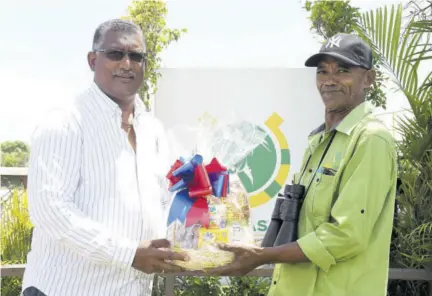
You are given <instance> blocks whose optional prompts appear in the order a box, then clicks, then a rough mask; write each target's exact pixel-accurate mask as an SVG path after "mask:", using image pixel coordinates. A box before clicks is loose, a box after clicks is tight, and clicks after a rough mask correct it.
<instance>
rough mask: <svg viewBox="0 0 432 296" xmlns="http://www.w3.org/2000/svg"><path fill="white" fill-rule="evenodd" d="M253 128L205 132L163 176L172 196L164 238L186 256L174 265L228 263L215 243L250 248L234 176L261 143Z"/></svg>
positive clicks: (244, 198)
mask: <svg viewBox="0 0 432 296" xmlns="http://www.w3.org/2000/svg"><path fill="white" fill-rule="evenodd" d="M250 129H253V130H250ZM254 129H255V128H254V126H252V125H250V124H248V123H246V122H241V123H237V124H232V125H226V126H219V127H218V128H215V127H213V128H212V129H211V130H206V131H205V133H204V134H200V135H199V137H198V138H199V139H200V143H199V144H198V145H197V148H196V149H195V153H191V156H190V157H188V158H186V157H179V158H178V159H177V160H176V161H175V162H174V164H172V166H171V169H170V170H169V172H168V173H167V176H166V177H167V179H168V180H169V185H168V186H169V188H168V189H169V191H170V192H172V193H173V197H172V201H171V204H170V207H169V213H168V219H167V220H168V221H167V239H168V240H169V241H170V242H171V247H172V249H173V250H175V251H180V252H182V253H186V254H187V255H188V256H189V260H188V261H186V262H180V261H175V262H174V263H175V264H177V265H179V266H181V267H183V268H185V269H186V270H203V269H206V268H213V267H217V266H221V265H224V264H227V263H229V262H230V261H232V260H233V254H232V253H231V252H227V251H223V250H221V249H219V248H218V247H217V244H219V243H229V244H241V245H248V244H250V245H252V244H254V233H253V226H252V222H251V217H250V206H249V202H248V195H247V192H246V190H245V189H244V187H243V185H242V184H241V182H240V179H239V178H238V177H237V175H236V173H237V171H236V170H237V168H238V167H245V165H244V164H243V165H239V164H240V163H241V162H242V161H244V159H246V156H247V155H248V154H249V153H252V151H253V149H254V148H255V147H257V146H258V145H260V144H262V143H263V142H264V139H265V134H261V133H259V132H257V131H255V130H254ZM201 132H202V130H201ZM200 152H202V153H200ZM246 167H247V165H246Z"/></svg>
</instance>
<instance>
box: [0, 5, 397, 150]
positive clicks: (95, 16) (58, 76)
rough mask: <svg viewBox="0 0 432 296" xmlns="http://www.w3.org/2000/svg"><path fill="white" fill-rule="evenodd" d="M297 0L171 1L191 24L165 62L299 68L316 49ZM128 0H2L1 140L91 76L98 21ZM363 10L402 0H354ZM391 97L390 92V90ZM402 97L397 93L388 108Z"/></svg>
mask: <svg viewBox="0 0 432 296" xmlns="http://www.w3.org/2000/svg"><path fill="white" fill-rule="evenodd" d="M303 2H304V1H299V0H265V1H264V0H230V1H228V0H218V1H216V0H173V1H167V4H168V9H169V15H168V18H167V22H168V25H169V26H171V27H176V28H182V27H185V28H187V29H188V31H189V32H188V33H187V34H186V35H184V36H183V37H182V38H181V40H180V41H179V42H178V43H176V44H172V45H171V46H170V48H169V49H168V50H167V51H166V52H164V54H163V66H165V67H251V68H256V67H278V68H281V67H283V68H300V67H303V63H304V60H305V59H306V58H307V57H308V56H309V55H311V54H313V53H314V52H315V51H317V50H318V48H319V43H318V40H317V39H316V38H315V37H314V36H313V35H312V33H310V31H309V26H310V24H309V21H308V20H307V14H306V12H305V11H304V10H302V8H301V7H302V5H303ZM130 3H131V0H87V1H84V0H75V1H65V0H56V1H55V0H37V1H34V0H33V1H30V0H21V1H11V0H10V1H7V0H5V1H1V4H0V33H1V38H2V42H1V44H2V46H0V67H1V71H0V81H1V86H2V88H1V89H2V91H1V97H0V142H1V141H4V140H14V139H22V140H25V141H28V140H29V137H30V135H31V132H32V130H33V128H34V127H35V125H36V123H37V121H38V119H39V118H40V117H41V116H43V114H44V112H45V111H46V110H47V109H49V108H51V107H52V106H54V105H56V104H61V103H62V102H64V101H65V100H68V99H70V98H72V97H73V96H74V95H75V94H76V93H78V92H80V91H81V90H82V89H83V88H84V87H86V86H87V85H88V84H89V83H90V82H91V80H92V73H91V72H90V71H89V69H88V66H87V61H86V54H87V51H88V50H89V49H90V47H91V42H92V37H93V33H94V30H95V28H96V27H97V26H98V25H99V24H100V23H101V22H103V21H105V20H107V19H110V18H117V17H119V16H122V15H125V14H126V13H127V7H128V5H129V4H130ZM352 3H353V4H354V5H355V6H358V7H360V8H361V9H363V10H366V9H373V8H376V7H378V6H382V5H385V4H391V3H398V1H379V2H372V1H360V0H357V1H352ZM392 97H393V95H392ZM400 102H401V100H400V99H398V100H396V99H393V103H392V104H391V106H390V107H391V109H398V108H400V105H401V103H400Z"/></svg>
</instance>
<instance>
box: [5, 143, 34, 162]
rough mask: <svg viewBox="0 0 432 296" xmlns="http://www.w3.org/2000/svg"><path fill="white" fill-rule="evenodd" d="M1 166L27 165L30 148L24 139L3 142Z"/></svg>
mask: <svg viewBox="0 0 432 296" xmlns="http://www.w3.org/2000/svg"><path fill="white" fill-rule="evenodd" d="M0 150H1V166H4V167H25V166H27V162H28V157H29V152H30V148H29V146H28V145H27V144H26V143H25V142H23V141H6V142H3V143H1V148H0Z"/></svg>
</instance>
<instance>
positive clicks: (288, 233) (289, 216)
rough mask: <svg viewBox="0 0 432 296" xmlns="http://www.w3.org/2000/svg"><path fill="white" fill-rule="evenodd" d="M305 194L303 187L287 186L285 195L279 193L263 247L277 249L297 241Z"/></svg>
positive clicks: (296, 185) (297, 185)
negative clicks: (298, 224)
mask: <svg viewBox="0 0 432 296" xmlns="http://www.w3.org/2000/svg"><path fill="white" fill-rule="evenodd" d="M304 193H305V187H304V186H303V185H299V184H293V185H285V189H284V193H283V194H281V193H279V194H278V198H277V199H276V204H275V207H274V209H273V213H272V217H271V222H270V225H269V227H268V229H267V232H266V234H265V235H264V239H263V241H262V243H261V246H262V247H276V246H280V245H284V244H287V243H290V242H294V241H296V240H297V223H298V217H299V214H300V209H301V205H302V203H303V200H304Z"/></svg>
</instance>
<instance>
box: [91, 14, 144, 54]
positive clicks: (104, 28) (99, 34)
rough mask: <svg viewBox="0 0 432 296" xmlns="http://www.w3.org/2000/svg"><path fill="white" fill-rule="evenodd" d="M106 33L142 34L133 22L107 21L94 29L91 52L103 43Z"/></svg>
mask: <svg viewBox="0 0 432 296" xmlns="http://www.w3.org/2000/svg"><path fill="white" fill-rule="evenodd" d="M108 31H115V32H118V31H121V32H125V33H136V32H139V33H141V34H142V30H141V28H140V27H139V26H137V25H136V24H134V23H133V22H130V21H127V20H122V19H113V20H108V21H106V22H103V23H102V24H100V25H99V26H98V27H97V28H96V31H95V33H94V36H93V46H92V48H93V50H96V49H98V47H99V46H100V44H101V43H102V41H103V38H104V37H105V34H106V33H107V32H108ZM143 36H144V35H143Z"/></svg>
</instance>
